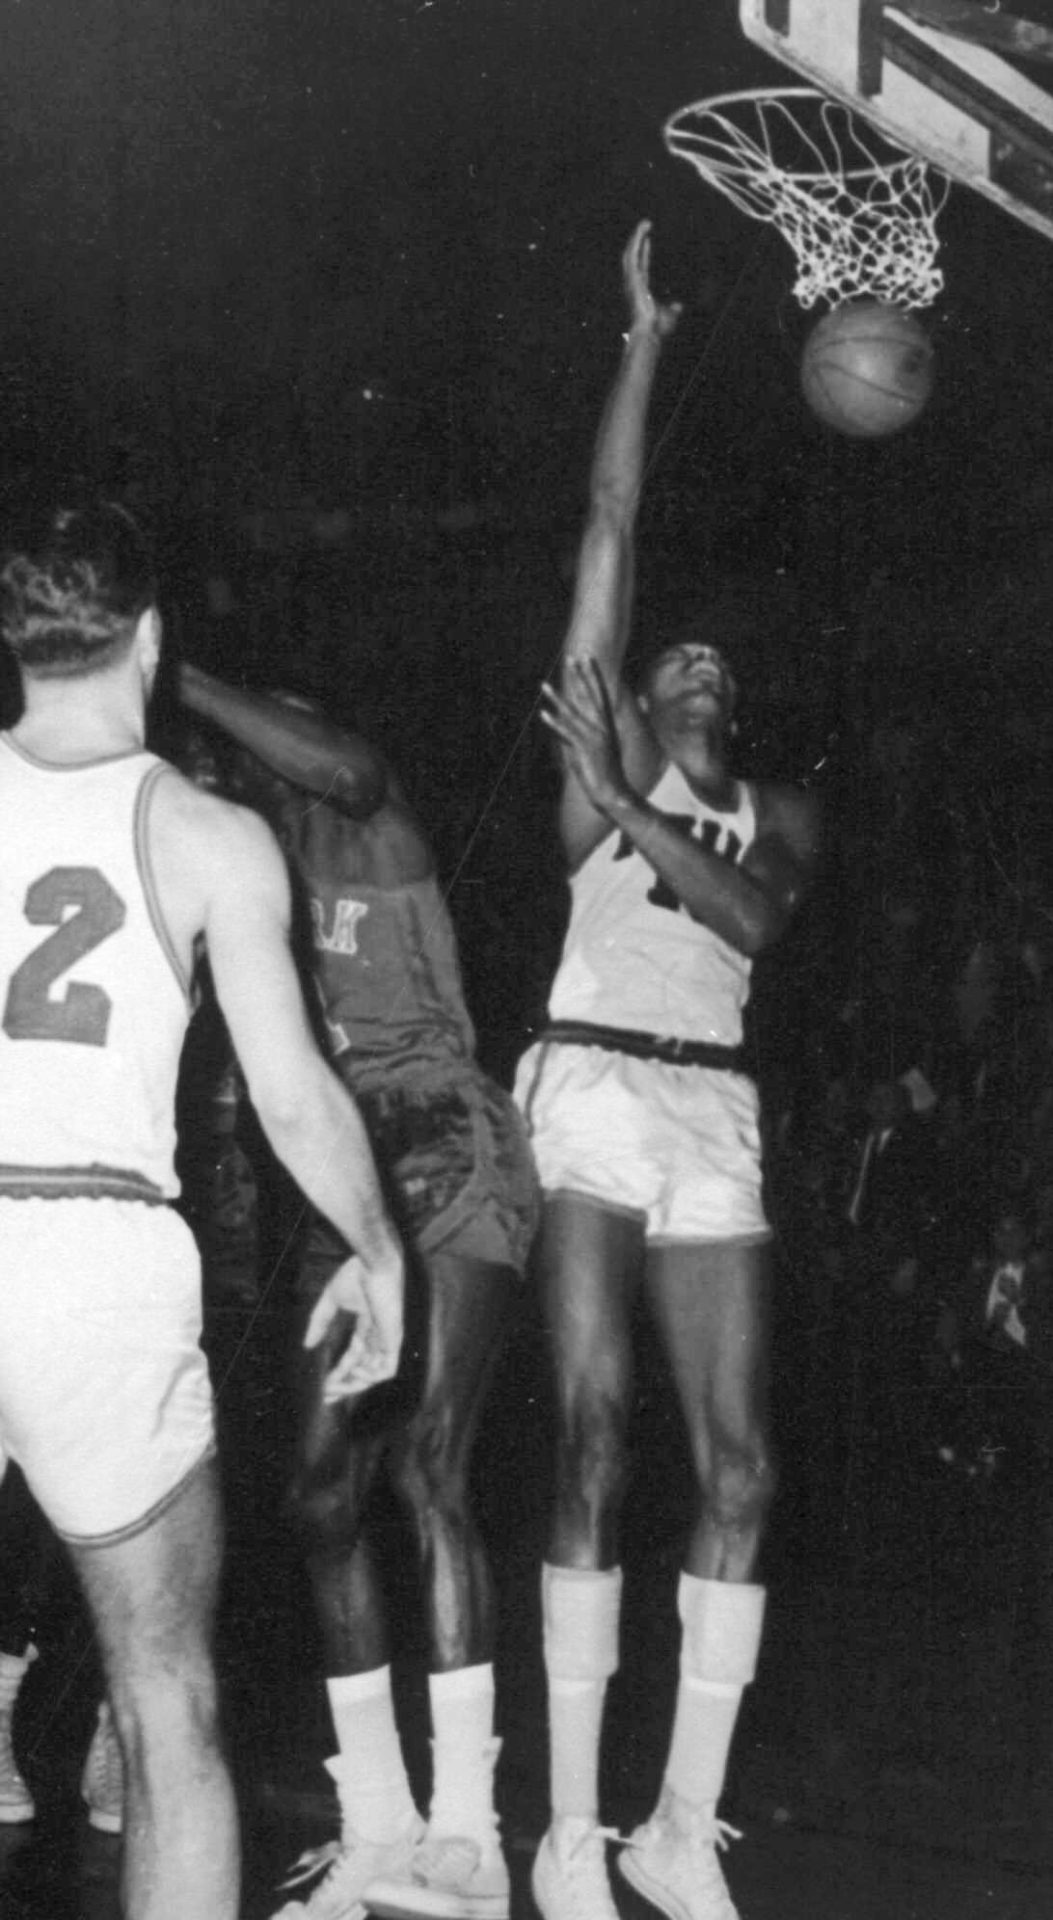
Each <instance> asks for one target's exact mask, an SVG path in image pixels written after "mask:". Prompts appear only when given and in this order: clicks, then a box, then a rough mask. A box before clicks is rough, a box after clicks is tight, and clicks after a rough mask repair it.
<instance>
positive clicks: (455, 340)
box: [0, 0, 1053, 1067]
mask: <svg viewBox="0 0 1053 1920" xmlns="http://www.w3.org/2000/svg"><path fill="white" fill-rule="evenodd" d="M1027 10H1028V11H1031V12H1035V11H1037V6H1036V5H1031V6H1030V7H1029V8H1028V9H1027ZM3 18H4V58H3V62H2V67H0V143H2V145H0V153H2V165H3V177H4V182H5V187H6V191H5V193H4V194H3V196H2V197H0V260H2V262H3V268H4V271H3V273H2V275H0V470H2V473H3V475H4V477H6V479H7V480H8V482H13V483H14V484H15V486H16V487H20V486H21V485H23V484H24V483H25V481H26V478H27V476H29V475H33V476H36V477H40V476H43V477H45V478H50V477H51V476H55V477H61V478H62V479H63V480H65V479H66V478H67V477H68V476H70V475H71V474H78V475H84V476H85V477H87V478H88V479H90V480H91V481H93V482H95V481H98V482H101V483H102V484H104V485H105V486H107V487H109V488H112V489H114V490H116V491H119V492H120V493H121V494H122V495H123V496H124V497H125V498H127V499H128V500H129V502H130V503H131V504H134V505H136V506H138V507H139V508H140V509H141V510H142V512H143V513H144V514H145V517H146V518H147V520H148V521H149V523H150V524H151V525H152V527H153V529H154V531H155V533H156V536H157V538H158V541H159V544H160V548H161V552H162V556H163V559H164V562H165V567H166V573H167V578H168V583H169V601H170V605H169V613H170V622H169V624H170V631H171V633H172V635H173V637H174V639H175V641H176V642H177V643H178V644H179V645H181V646H182V647H183V648H184V649H185V650H186V651H187V652H188V653H190V654H191V655H192V656H194V657H196V658H198V659H200V660H202V661H203V662H205V663H207V664H210V665H212V666H214V667H218V668H219V669H220V670H221V671H223V672H226V673H228V674H231V675H232V676H234V677H238V678H243V679H245V680H248V681H250V682H255V683H258V684H264V685H266V684H275V683H277V682H281V683H283V684H290V683H292V684H305V685H308V686H310V687H311V688H312V689H313V690H314V691H315V692H318V693H321V694H322V695H323V697H324V698H325V700H326V701H327V703H328V704H329V706H330V707H331V708H332V709H333V710H334V711H335V712H337V713H338V714H340V715H341V716H342V717H344V718H345V719H353V720H356V721H358V722H359V723H361V724H364V725H366V726H368V727H369V728H370V729H371V730H373V731H375V732H379V733H380V734H381V735H382V736H383V737H384V739H385V742H386V744H387V745H388V746H389V748H390V749H391V750H392V752H393V753H394V755H395V757H396V759H397V761H398V763H399V764H400V766H401V768H402V771H403V773H404V775H405V776H406V778H407V781H408V783H409V785H410V786H411V789H412V791H413V792H414V794H415V796H416V798H417V801H418V804H419V806H420V809H421V812H422V814H423V815H424V817H425V820H426V823H427V824H428V826H429V827H430V829H431V831H432V833H433V835H434V837H435V840H436V845H437V848H438V852H439V856H440V864H441V866H442V869H443V871H444V873H445V875H446V877H447V879H448V881H449V883H450V886H451V900H452V904H453V908H454V912H455V915H456V916H457V919H458V923H459V926H460V928H461V932H462V939H463V943H464V947H465V956H466V962H467V966H468V970H469V983H470V985H471V987H472V991H473V998H474V1001H475V1011H476V1013H477V1016H478V1017H479V1019H480V1022H481V1025H482V1027H483V1030H484V1048H485V1046H486V1045H487V1044H489V1045H490V1047H491V1051H492V1055H493V1058H494V1059H495V1060H496V1062H497V1064H498V1065H500V1066H502V1067H503V1066H505V1065H506V1064H507V1062H508V1060H509V1059H510V1058H511V1057H512V1055H513V1054H514V1051H515V1048H516V1046H517V1045H518V1043H519V1039H520V1035H521V1028H522V1025H523V1022H524V1020H526V1019H527V1018H528V1017H529V1016H530V1013H531V1011H532V1010H533V1009H534V1008H535V1007H536V1005H537V1002H538V1000H539V997H541V995H542V994H543V987H544V982H545V981H546V980H547V978H548V975H549V972H550V968H551V963H552V958H553V954H554V946H555V943H556V942H557V941H558V931H559V929H558V926H557V925H555V924H553V926H552V927H551V928H550V927H549V924H548V923H549V920H550V919H551V918H552V914H551V911H550V912H549V914H548V916H547V917H546V915H545V914H544V913H542V916H541V922H540V924H539V923H538V921H537V919H536V917H535V916H534V914H533V911H532V903H533V902H535V901H542V900H545V901H548V902H550V903H551V902H552V901H553V900H557V899H558V898H559V876H558V869H557V867H556V866H555V864H554V860H555V856H554V850H553V848H552V835H551V824H550V822H551V815H550V811H549V803H550V799H551V779H550V771H549V766H548V756H547V753H546V749H545V745H544V742H543V740H542V737H541V730H540V729H539V728H538V727H537V725H536V723H535V699H536V691H537V685H538V681H539V680H540V678H541V677H542V676H543V674H544V673H545V672H546V671H548V670H550V669H551V667H552V664H553V662H554V659H555V656H556V653H557V651H558V647H559V644H560V639H561V635H562V631H563V627H564V623H565V618H566V610H567V599H568V588H569V580H570V573H571V568H572V565H573V556H574V549H575V544H576V540H577V536H578V531H579V527H580V521H581V514H582V508H583V504H584V497H585V481H586V474H587V467H588V459H589V453H590V449H591V444H592V438H593V434H594V430H595V423H596V419H597V416H598V412H599V408H600V405H601V402H602V397H603V393H604V391H605V389H606V386H607V384H608V382H609V380H610V378H611V375H612V373H613V369H614V366H615V364H616V360H617V354H618V351H619V347H620V332H621V328H622V324H623V308H622V295H621V288H620V271H619V256H620V252H621V248H622V246H623V244H624V241H625V239H626V237H627V235H628V233H629V231H630V230H631V228H632V226H633V225H634V223H635V222H636V220H637V219H639V218H641V217H643V216H649V217H651V218H652V219H653V221H654V223H655V263H654V274H655V281H656V285H657V287H658V290H659V291H660V292H661V293H663V294H665V295H667V296H669V297H675V298H678V299H680V300H682V301H683V302H684V305H685V313H684V319H683V322H682V325H681V328H680V331H679V334H678V336H677V339H676V340H675V342H674V343H673V345H672V346H671V347H670V349H669V351H668V354H667V356H666V359H665V362H664V364H663V367H662V369H661V374H660V379H659V385H658V390H657V393H656V397H655V408H654V432H653V440H652V456H651V467H650V472H649V476H648V485H647V493H646V499H645V510H644V515H643V519H642V524H641V552H642V568H641V591H640V603H641V630H642V631H644V632H646V631H647V630H648V628H650V627H653V626H654V625H655V624H660V623H661V622H662V621H664V620H666V619H667V618H670V617H672V616H673V615H674V614H679V613H682V609H683V607H684V605H685V603H687V602H694V601H696V600H697V599H698V598H699V596H700V594H703V593H704V594H711V593H717V594H718V595H719V596H720V597H721V598H722V599H723V601H724V603H725V606H726V607H727V609H728V617H729V627H730V630H732V631H733V632H734V633H735V634H736V635H737V637H738V638H739V640H740V641H744V642H745V655H746V659H745V665H746V667H747V672H746V676H745V677H746V681H747V686H748V689H749V691H748V698H747V704H746V709H745V713H744V720H745V728H744V734H743V739H742V742H741V746H742V753H743V759H744V765H745V767H746V770H750V767H751V765H752V764H754V763H756V764H757V765H759V766H762V767H763V769H764V770H765V771H766V772H768V773H770V774H775V775H787V776H789V777H792V778H795V779H808V780H810V781H812V782H814V783H816V784H817V785H820V786H822V787H823V788H824V790H825V791H826V793H827V795H828V798H829V802H830V814H831V817H832V818H833V819H834V820H836V819H837V818H838V811H839V808H843V804H844V801H843V795H842V794H841V793H840V791H839V788H838V779H839V776H840V774H842V773H843V772H844V770H845V769H846V768H847V767H850V766H851V765H852V763H853V761H857V760H858V758H859V754H860V750H861V742H865V740H866V738H867V735H868V732H869V731H870V730H871V729H872V728H873V725H874V724H875V720H876V719H877V718H879V717H880V716H882V715H883V714H887V713H888V712H889V711H890V710H900V709H903V708H909V709H910V710H911V712H912V715H913V722H912V724H913V725H914V726H915V728H916V729H918V728H920V729H921V730H922V732H923V735H924V744H925V750H926V752H927V753H928V754H929V756H930V758H931V760H932V762H933V764H934V765H935V766H936V768H937V770H938V773H939V782H940V804H941V806H943V807H944V809H945V811H948V812H949V814H951V815H954V816H955V827H954V832H955V835H956V838H957V839H958V840H959V841H960V840H961V839H962V838H963V836H964V837H965V838H966V839H968V838H969V837H970V836H972V837H974V838H975V837H976V836H977V835H987V836H988V837H989V838H990V836H991V835H993V836H994V843H995V851H996V856H997V859H998V860H999V861H1001V862H1002V863H1003V865H1004V864H1005V861H1006V859H1009V858H1010V855H1009V852H1007V849H1006V847H1005V846H1003V844H1002V839H1003V838H1004V836H1005V834H1009V837H1010V838H1011V840H1012V850H1011V853H1012V857H1011V859H1010V865H1012V864H1013V863H1014V862H1015V861H1016V860H1017V858H1018V847H1019V843H1020V840H1021V833H1022V831H1024V830H1022V829H1021V821H1022V820H1024V819H1025V818H1026V821H1027V823H1028V825H1027V828H1026V831H1024V837H1025V838H1028V839H1029V840H1030V842H1031V843H1032V844H1034V843H1035V842H1037V841H1038V840H1040V839H1041V835H1042V831H1043V829H1044V827H1045V825H1046V824H1047V823H1046V819H1045V795H1046V792H1047V790H1048V778H1047V775H1048V750H1049V749H1048V744H1047V742H1048V739H1049V734H1050V726H1049V698H1050V673H1049V668H1048V664H1047V663H1048V638H1047V635H1048V625H1049V621H1048V603H1049V585H1050V576H1051V573H1053V554H1051V551H1050V537H1049V531H1048V528H1049V521H1050V513H1051V508H1053V458H1051V457H1050V454H1049V452H1048V442H1049V436H1050V426H1051V423H1053V378H1051V369H1050V350H1049V342H1048V314H1049V311H1050V295H1051V292H1053V251H1051V249H1050V246H1049V244H1048V242H1046V241H1045V240H1044V239H1043V238H1042V237H1041V236H1039V235H1037V234H1035V233H1033V232H1031V231H1030V230H1028V229H1026V228H1024V227H1022V226H1020V225H1018V224H1017V223H1016V222H1014V221H1013V220H1012V219H1010V218H1009V217H1008V216H1006V215H1005V214H1004V213H1003V212H1001V211H999V210H997V209H995V208H994V207H992V206H990V205H989V204H988V203H987V202H985V201H983V200H981V199H980V198H979V197H977V196H976V195H974V194H971V193H970V192H968V191H967V190H966V189H962V188H955V189H954V190H953V191H952V194H951V198H950V202H949V204H948V206H947V208H946V211H945V213H944V214H943V216H942V219H941V229H940V230H941V233H942V236H943V251H942V255H941V260H942V264H943V267H944V270H945V273H946V282H947V284H946V291H945V294H944V296H943V297H942V298H941V300H940V301H939V303H938V304H937V306H936V307H935V308H934V309H933V310H932V313H931V315H930V316H929V318H928V319H927V322H926V324H927V325H928V326H929V327H930V330H931V332H932V334H933V338H934V341H935V346H936V355H937V369H938V371H937V382H936V391H935V395H934V399H933V401H932V404H931V406H930V407H929V409H928V411H927V412H926V414H925V415H924V416H923V418H922V419H921V420H920V422H919V423H918V424H917V425H916V426H914V427H913V428H911V429H910V430H909V431H908V432H906V433H904V434H902V435H901V436H899V437H898V438H894V439H892V440H889V441H885V442H880V443H861V442H853V441H848V440H844V439H839V438H838V437H836V436H834V435H831V434H830V433H828V432H827V431H825V430H824V429H822V428H821V427H819V426H818V424H817V423H816V422H815V421H814V420H813V419H812V418H811V416H810V415H809V414H808V412H807V409H806V408H805V406H804V404H803V402H802V400H801V398H800V395H799V391H798V374H797V367H798V361H799V355H800V348H801V344H802V341H803V339H804V336H805V333H806V331H807V328H808V326H809V325H810V324H811V318H810V316H807V315H804V314H802V313H801V311H800V310H799V308H798V307H797V306H796V304H795V302H794V299H793V297H792V292H791V288H792V282H793V263H792V259H791V256H790V253H789V250H788V249H787V248H786V246H785V245H784V243H783V242H782V241H781V240H780V239H779V238H778V237H777V236H776V235H775V234H773V233H772V232H770V231H769V230H768V229H767V228H765V227H763V226H761V225H758V224H756V223H754V222H751V221H749V220H747V219H746V218H744V217H743V216H742V215H741V214H739V213H738V212H736V211H735V210H734V209H733V208H732V207H730V206H729V205H728V204H726V203H725V202H724V201H723V200H721V199H720V198H719V197H718V196H717V195H716V194H715V193H714V192H712V191H710V190H708V189H706V188H705V187H703V186H702V185H701V183H700V182H699V181H698V180H697V178H696V177H695V175H694V173H693V172H692V171H691V170H690V169H689V168H687V167H686V166H684V165H683V163H681V162H679V161H675V160H673V159H672V158H671V157H670V156H669V155H668V154H667V153H666V151H665V149H664V147H663V145H662V141H661V127H662V124H663V121H664V119H665V118H666V116H667V115H668V114H669V113H671V112H672V111H673V110H674V109H675V108H677V107H678V106H682V105H683V104H685V103H686V102H687V101H688V100H691V99H694V98H699V97H701V96H703V95H706V94H711V93H714V92H719V91H723V90H727V89H729V88H735V87H742V86H748V85H757V84H759V83H761V82H763V81H765V80H766V81H768V82H769V83H771V84H778V83H779V81H780V80H791V81H792V79H793V76H792V75H788V74H785V73H783V71H782V70H781V69H778V68H776V67H775V66H774V65H773V64H772V63H770V62H769V61H767V60H766V59H765V57H764V56H763V55H761V54H760V53H758V52H757V50H756V49H754V48H752V47H751V46H750V45H749V44H748V43H747V42H746V41H745V40H744V39H743V38H742V36H741V33H740V30H739V27H738V23H737V17H736V8H735V6H734V5H733V3H732V0H652V4H649V5H647V6H643V5H637V4H635V3H634V0H603V4H599V3H598V0H577V3H575V4H568V3H567V0H531V3H530V4H527V3H526V0H517V3H516V4H510V3H509V0H485V4H484V0H382V4H378V0H357V4H342V5H340V6H332V5H326V4H320V5H313V6H304V5H303V4H302V0H297V3H295V4H294V0H266V3H265V0H184V4H181V5H178V6H173V5H167V4H162V0H138V3H137V4H135V5H132V4H130V0H99V3H98V4H93V5H92V6H90V7H88V6H85V5H75V4H74V3H73V0H36V4H34V5H29V4H27V3H26V0H7V3H6V4H5V7H4V15H3ZM1032 77H1035V76H1034V75H1032ZM1039 77H1040V76H1039ZM209 583H211V585H210V584H209ZM962 794H965V795H967V796H968V806H967V808H966V811H967V813H968V812H969V808H972V810H973V811H972V813H970V814H969V817H968V818H967V819H964V823H963V820H962V817H961V808H962V804H963V803H962V800H961V795H962ZM977 794H981V795H982V796H983V798H984V812H983V815H982V818H981V817H979V816H976V815H975V806H974V801H975V797H976V795H977ZM1006 817H1009V819H1010V825H1008V826H1006V827H1005V828H1003V827H1002V826H1001V825H1000V822H1001V821H1002V820H1003V819H1005V818H1006ZM1032 829H1033V831H1032ZM832 871H833V872H835V873H836V861H835V863H834V867H833V869H832ZM524 902H525V903H527V905H526V909H524V904H523V903H524ZM495 942H496V948H495ZM495 951H496V952H498V953H499V955H500V964H499V965H497V966H495V965H494V964H493V961H494V955H495Z"/></svg>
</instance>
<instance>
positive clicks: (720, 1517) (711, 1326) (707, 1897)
mask: <svg viewBox="0 0 1053 1920" xmlns="http://www.w3.org/2000/svg"><path fill="white" fill-rule="evenodd" d="M648 1291H649V1296H650V1302H651V1306H652V1309H653V1312H654V1316H655V1319H656V1322H657V1324H658V1328H659V1331H660V1334H661V1337H662V1341H663V1344H664V1347H665V1350H666V1355H667V1358H668V1361H669V1365H670V1368H671V1371H672V1374H673V1377H674V1380H675V1382H676V1386H677V1392H678V1396H679V1400H680V1405H681V1408H682V1410H683V1413H684V1418H685V1421H686V1424H687V1429H688V1436H689V1440H690V1444H691V1451H692V1457H693V1460H694V1463H695V1473H696V1479H697V1486H698V1506H697V1510H696V1513H695V1516H694V1523H693V1526H692V1530H691V1534H690V1539H689V1542H688V1547H687V1552H686V1556H685V1567H684V1571H683V1573H682V1574H681V1576H680V1589H679V1594H678V1606H679V1612H680V1618H681V1623H682V1642H681V1661H680V1683H679V1688H678V1692H677V1703H676V1714H675V1719H674V1724H673V1734H672V1740H671V1744H670V1749H669V1756H668V1760H667V1763H666V1769H665V1775H664V1779H663V1784H662V1792H661V1796H660V1799H659V1802H658V1806H657V1808H656V1810H655V1813H654V1815H653V1816H652V1818H651V1819H650V1820H649V1821H648V1822H647V1823H646V1824H645V1825H644V1826H643V1827H640V1828H639V1829H638V1830H637V1831H636V1833H635V1834H634V1835H633V1836H632V1839H631V1842H630V1845H629V1846H628V1847H627V1848H626V1849H625V1851H624V1853H623V1854H622V1855H621V1858H620V1861H619V1865H620V1867H621V1870H622V1872H623V1874H624V1876H625V1878H626V1879H627V1880H628V1881H629V1882H630V1884H631V1885H632V1886H633V1887H635V1888H636V1890H637V1892H639V1893H642V1894H643V1895H644V1896H645V1898H647V1899H649V1900H650V1901H651V1902H652V1903H653V1904H654V1905H656V1906H657V1907H659V1908H660V1909H661V1910H662V1911H663V1912H664V1913H666V1914H668V1915H669V1916H670V1920H732V1916H733V1915H734V1912H735V1909H734V1907H733V1906H732V1903H731V1899H730V1897H729V1895H728V1892H727V1888H726V1885H725V1882H724V1876H723V1874H722V1872H721V1870H720V1865H719V1861H718V1859H717V1852H718V1850H719V1849H720V1847H721V1846H722V1845H723V1844H724V1842H725V1841H726V1838H727V1830H726V1829H725V1828H724V1826H723V1825H722V1824H721V1823H720V1822H719V1821H718V1819H717V1804H718V1802H719V1799H720V1795H721V1793H722V1791H723V1787H724V1779H725V1775H726V1772H727V1762H728V1754H729V1752H730V1748H731V1741H732V1737H733V1734H734V1731H735V1723H736V1720H737V1718H738V1712H739V1707H740V1705H741V1701H742V1695H743V1690H744V1688H745V1687H746V1686H747V1685H748V1683H749V1682H750V1680H752V1678H753V1675H754V1672H755V1669H756V1662H757V1653H758V1649H759V1646H760V1635H761V1625H762V1621H763V1616H764V1593H763V1589H762V1588H760V1587H758V1586H756V1585H754V1584H753V1583H752V1578H751V1576H752V1574H753V1571H754V1567H755V1565H756V1560H757V1553H758V1550H759V1547H760V1541H761V1532H762V1528H763V1524H764V1518H765V1515H766V1513H767V1509H768V1505H769V1502H770V1499H771V1494H772V1489H773V1475H772V1468H771V1463H770V1459H769V1455H768V1449H767V1441H766V1434H765V1421H764V1403H765V1366H766V1356H767V1317H768V1316H767V1304H768V1276H767V1259H766V1252H765V1249H764V1248H763V1247H750V1246H738V1245H720V1244H718V1245H710V1246H706V1247H692V1246H665V1247H660V1248H653V1249H652V1250H651V1254H650V1257H649V1261H648Z"/></svg>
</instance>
